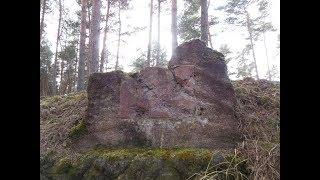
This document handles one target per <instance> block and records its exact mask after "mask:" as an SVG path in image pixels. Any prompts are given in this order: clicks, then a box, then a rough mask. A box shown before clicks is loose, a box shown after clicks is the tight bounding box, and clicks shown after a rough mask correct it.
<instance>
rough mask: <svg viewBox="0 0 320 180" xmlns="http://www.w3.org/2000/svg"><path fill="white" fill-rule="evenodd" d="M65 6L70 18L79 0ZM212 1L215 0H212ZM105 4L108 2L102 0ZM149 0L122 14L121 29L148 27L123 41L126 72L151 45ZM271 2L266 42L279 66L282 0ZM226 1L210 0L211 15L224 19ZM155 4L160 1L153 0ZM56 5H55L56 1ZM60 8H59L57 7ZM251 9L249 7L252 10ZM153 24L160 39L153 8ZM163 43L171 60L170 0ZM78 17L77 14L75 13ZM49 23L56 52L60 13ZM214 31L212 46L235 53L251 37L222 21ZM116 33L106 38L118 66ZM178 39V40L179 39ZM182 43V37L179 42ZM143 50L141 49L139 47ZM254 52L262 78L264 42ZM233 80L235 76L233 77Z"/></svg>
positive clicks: (163, 21)
mask: <svg viewBox="0 0 320 180" xmlns="http://www.w3.org/2000/svg"><path fill="white" fill-rule="evenodd" d="M64 1H65V7H66V8H68V10H69V11H70V12H69V17H72V14H75V11H77V10H80V6H79V5H78V4H77V3H76V0H64ZM177 1H178V15H180V14H181V13H182V10H183V6H184V4H183V1H182V0H177ZM211 1H212V0H211ZM102 2H103V3H104V4H105V1H102ZM149 2H150V0H132V1H131V3H130V7H131V9H130V10H128V11H126V12H124V13H123V15H122V18H121V19H122V24H123V26H122V29H123V31H125V30H126V29H128V26H131V27H147V28H146V29H145V30H143V31H140V32H138V33H136V34H134V35H132V36H126V37H124V38H123V40H125V41H126V43H122V44H121V48H120V59H119V61H120V62H119V63H120V66H122V67H123V68H124V71H126V72H130V71H131V70H132V67H131V66H130V64H131V63H132V61H133V60H134V59H135V58H136V57H137V56H138V55H139V53H138V52H137V51H139V52H141V51H145V50H146V49H147V45H148V26H149ZM169 2H170V1H169ZM270 2H271V12H270V16H269V20H270V21H271V22H272V24H273V25H274V27H275V28H276V29H277V31H276V32H269V33H267V34H266V45H267V48H268V56H269V63H270V67H271V66H272V65H276V66H277V67H278V68H280V55H279V50H277V48H276V47H277V45H278V42H277V35H278V34H280V1H279V0H270ZM224 3H225V0H214V1H212V2H211V4H210V7H209V16H210V15H214V16H216V17H218V18H219V20H220V21H222V20H223V19H224V18H225V17H224V13H222V12H219V11H216V10H214V9H215V8H217V7H219V6H221V5H223V4H224ZM154 4H157V3H156V1H154ZM53 5H55V4H53ZM55 9H57V8H55ZM249 11H250V10H249ZM105 13H106V10H105V9H102V15H105ZM154 13H155V14H154V18H153V20H154V22H153V23H154V24H153V40H154V41H155V40H156V39H157V10H156V8H155V9H154ZM161 13H162V14H161V25H160V30H161V40H160V43H161V46H162V47H163V48H165V49H166V50H167V55H168V60H169V59H170V57H171V29H170V28H171V16H170V3H164V4H163V7H162V12H161ZM250 14H251V15H252V16H254V15H255V14H256V13H255V11H254V10H251V11H250ZM74 18H75V16H74ZM45 22H46V25H47V26H46V29H45V31H46V33H47V34H46V37H47V39H48V40H49V42H50V44H51V49H52V51H53V52H54V49H55V39H56V36H57V26H58V23H57V22H58V12H57V10H54V11H53V12H51V13H50V14H48V15H47V17H46V18H45ZM101 27H104V23H102V24H101ZM210 32H211V34H216V36H214V37H212V42H213V49H216V50H218V49H219V47H220V46H221V45H222V44H227V45H228V46H229V47H231V51H232V52H233V55H231V56H234V55H235V53H236V52H238V51H240V50H241V49H243V48H244V46H245V45H246V44H247V43H248V42H247V40H245V38H246V37H247V36H248V33H247V32H246V31H243V30H242V31H241V30H239V29H235V28H231V26H225V25H223V24H222V23H221V24H218V25H215V26H212V27H211V28H210ZM102 34H103V32H101V36H100V37H101V43H100V45H101V48H100V50H101V49H102V38H103V35H102ZM116 39H117V35H116V33H109V34H108V39H107V46H108V50H109V51H110V53H111V56H110V58H109V59H110V62H109V63H108V66H109V67H112V68H113V67H114V65H115V55H116V47H117V42H116ZM178 41H179V40H178ZM178 43H179V44H180V43H183V42H181V40H180V41H179V42H178ZM139 49H140V50H139ZM255 52H256V57H257V66H258V70H259V75H260V77H261V78H265V77H266V76H265V75H266V73H267V64H266V52H265V49H264V46H263V41H261V42H256V43H255ZM236 64H237V62H236V60H232V61H231V63H229V65H228V68H229V69H230V70H231V71H232V70H234V68H235V67H236ZM231 78H232V79H234V78H235V77H233V76H232V77H231Z"/></svg>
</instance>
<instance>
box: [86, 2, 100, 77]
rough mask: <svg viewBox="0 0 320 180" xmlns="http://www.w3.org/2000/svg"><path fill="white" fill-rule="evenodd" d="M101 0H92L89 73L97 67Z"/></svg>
mask: <svg viewBox="0 0 320 180" xmlns="http://www.w3.org/2000/svg"><path fill="white" fill-rule="evenodd" d="M100 8H101V0H92V18H91V23H90V37H89V41H90V42H89V45H90V56H89V63H88V64H89V74H92V73H95V72H98V67H99V39H100V19H101V12H100Z"/></svg>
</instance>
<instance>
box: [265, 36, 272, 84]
mask: <svg viewBox="0 0 320 180" xmlns="http://www.w3.org/2000/svg"><path fill="white" fill-rule="evenodd" d="M263 43H264V49H265V52H266V58H267V67H268V79H269V81H271V74H270V66H269V56H268V49H267V45H266V36H265V34H264V32H263Z"/></svg>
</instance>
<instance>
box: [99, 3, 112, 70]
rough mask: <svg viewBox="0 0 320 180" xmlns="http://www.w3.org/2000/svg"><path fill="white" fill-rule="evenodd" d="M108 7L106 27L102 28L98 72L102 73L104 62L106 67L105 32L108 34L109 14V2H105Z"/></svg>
mask: <svg viewBox="0 0 320 180" xmlns="http://www.w3.org/2000/svg"><path fill="white" fill-rule="evenodd" d="M107 2H108V7H107V14H106V26H105V27H104V34H103V45H102V51H101V59H100V72H103V69H104V62H106V65H107V49H106V40H107V32H108V20H109V14H110V0H107Z"/></svg>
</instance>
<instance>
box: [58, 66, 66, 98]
mask: <svg viewBox="0 0 320 180" xmlns="http://www.w3.org/2000/svg"><path fill="white" fill-rule="evenodd" d="M63 69H64V61H61V63H60V86H59V90H60V94H64V92H65V85H66V82H65V77H64V73H63Z"/></svg>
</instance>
